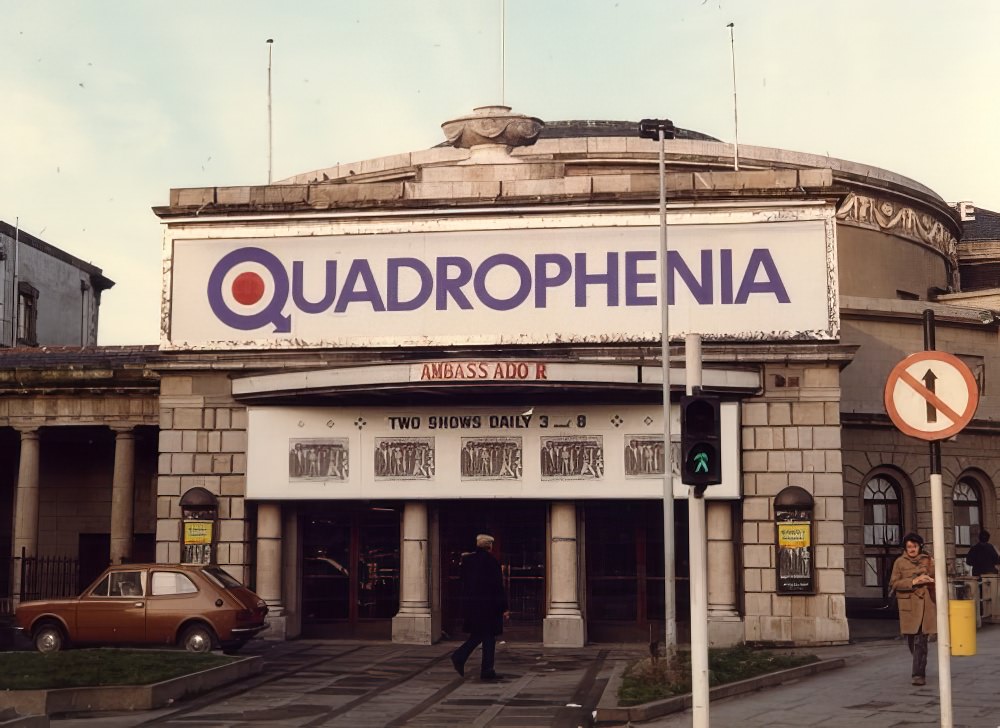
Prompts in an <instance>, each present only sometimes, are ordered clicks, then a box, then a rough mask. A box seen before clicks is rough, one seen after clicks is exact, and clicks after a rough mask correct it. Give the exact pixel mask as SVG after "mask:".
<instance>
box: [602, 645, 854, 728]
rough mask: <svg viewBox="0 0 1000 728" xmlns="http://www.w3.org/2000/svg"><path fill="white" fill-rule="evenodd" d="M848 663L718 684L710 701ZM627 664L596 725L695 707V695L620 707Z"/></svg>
mask: <svg viewBox="0 0 1000 728" xmlns="http://www.w3.org/2000/svg"><path fill="white" fill-rule="evenodd" d="M844 664H845V662H844V660H843V659H842V658H837V659H835V660H820V661H819V662H813V663H810V664H808V665H801V666H800V667H790V668H788V669H787V670H779V671H777V672H770V673H767V674H766V675H758V676H757V677H752V678H749V679H747V680H739V681H737V682H731V683H726V684H725V685H716V686H715V687H714V688H711V689H710V690H709V691H708V696H709V700H710V701H715V700H721V699H722V698H728V697H732V696H733V695H741V694H743V693H752V692H754V691H755V690H760V689H761V688H767V687H773V686H775V685H781V684H782V683H786V682H792V681H793V680H800V679H802V678H804V677H808V676H810V675H817V674H819V673H821V672H827V671H828V670H836V669H837V668H840V667H843V666H844ZM625 668H626V665H625V664H621V665H617V666H616V667H615V669H614V670H613V671H612V673H611V677H610V678H609V679H608V684H607V686H605V688H604V692H603V693H602V694H601V700H600V702H599V703H598V704H597V710H596V711H595V716H594V719H595V723H596V725H624V724H627V723H629V722H631V721H645V720H652V719H653V718H659V717H660V716H664V715H669V714H671V713H677V712H680V711H682V710H687V709H688V708H690V707H691V693H686V694H684V695H677V696H675V697H672V698H666V699H665V700H654V701H653V702H651V703H640V704H639V705H629V706H624V705H618V689H619V688H620V687H621V683H622V675H623V674H624V673H625Z"/></svg>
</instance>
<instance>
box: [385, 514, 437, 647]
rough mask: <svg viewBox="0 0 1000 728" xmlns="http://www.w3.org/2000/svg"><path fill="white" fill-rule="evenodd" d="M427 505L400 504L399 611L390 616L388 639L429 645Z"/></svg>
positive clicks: (431, 633)
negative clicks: (401, 517) (401, 534)
mask: <svg viewBox="0 0 1000 728" xmlns="http://www.w3.org/2000/svg"><path fill="white" fill-rule="evenodd" d="M427 523H428V520H427V504H426V503H421V502H416V501H411V502H408V503H407V504H406V505H405V506H404V507H403V543H402V549H401V550H402V564H401V572H402V573H401V574H400V590H399V612H397V613H396V616H395V617H393V618H392V641H393V642H401V643H404V644H410V645H429V644H433V643H434V641H435V637H436V635H435V634H434V633H433V632H432V630H431V602H430V570H429V566H430V541H429V539H428V528H427Z"/></svg>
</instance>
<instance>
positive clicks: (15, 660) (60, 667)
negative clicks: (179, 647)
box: [0, 649, 233, 690]
mask: <svg viewBox="0 0 1000 728" xmlns="http://www.w3.org/2000/svg"><path fill="white" fill-rule="evenodd" d="M232 660H233V658H231V657H224V656H222V655H196V654H191V653H190V652H180V651H176V652H175V651H167V650H113V649H111V650H109V649H102V650H69V651H66V652H54V653H51V654H47V655H43V654H41V653H38V652H3V653H0V690H48V689H52V688H80V687H95V686H100V685H149V684H151V683H156V682H160V681H162V680H169V679H171V678H175V677H180V676H181V675H189V674H191V673H192V672H200V671H201V670H207V669H209V668H212V667H218V666H219V665H225V664H227V663H229V662H231V661H232Z"/></svg>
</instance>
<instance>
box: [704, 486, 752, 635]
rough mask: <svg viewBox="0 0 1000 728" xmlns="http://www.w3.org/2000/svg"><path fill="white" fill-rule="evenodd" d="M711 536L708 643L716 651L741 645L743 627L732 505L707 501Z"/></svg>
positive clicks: (706, 519) (709, 534)
mask: <svg viewBox="0 0 1000 728" xmlns="http://www.w3.org/2000/svg"><path fill="white" fill-rule="evenodd" d="M705 506H706V509H705V525H706V530H707V535H708V641H709V645H710V646H712V647H722V646H730V645H735V644H739V643H740V642H742V640H743V623H742V620H741V619H740V617H739V612H738V611H737V609H736V552H735V550H734V549H735V545H734V544H733V518H732V504H731V503H729V502H727V501H706V503H705Z"/></svg>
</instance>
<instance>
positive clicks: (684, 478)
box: [681, 394, 722, 496]
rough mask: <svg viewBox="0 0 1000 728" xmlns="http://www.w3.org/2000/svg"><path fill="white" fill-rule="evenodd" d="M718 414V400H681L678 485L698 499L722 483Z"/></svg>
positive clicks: (715, 398)
mask: <svg viewBox="0 0 1000 728" xmlns="http://www.w3.org/2000/svg"><path fill="white" fill-rule="evenodd" d="M720 412H721V404H720V401H719V398H718V397H711V396H707V395H702V394H696V395H691V396H688V397H682V398H681V482H683V483H685V484H686V485H693V486H695V495H698V496H700V495H701V494H702V493H703V492H704V490H705V487H706V486H709V485H717V484H719V483H721V482H722V462H721V459H722V444H721V438H720V430H721V418H720Z"/></svg>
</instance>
